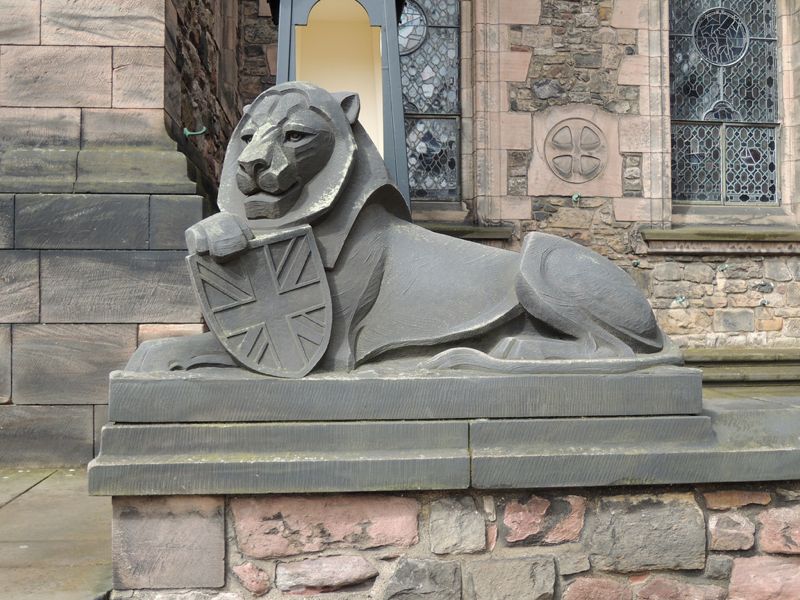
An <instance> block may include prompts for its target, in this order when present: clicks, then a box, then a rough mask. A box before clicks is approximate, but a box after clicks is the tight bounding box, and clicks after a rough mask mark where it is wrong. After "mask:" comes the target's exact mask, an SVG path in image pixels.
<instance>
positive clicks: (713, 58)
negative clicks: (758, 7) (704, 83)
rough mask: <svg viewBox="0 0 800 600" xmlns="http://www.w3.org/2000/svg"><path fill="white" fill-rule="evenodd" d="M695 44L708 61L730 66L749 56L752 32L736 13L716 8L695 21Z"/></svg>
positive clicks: (721, 65)
mask: <svg viewBox="0 0 800 600" xmlns="http://www.w3.org/2000/svg"><path fill="white" fill-rule="evenodd" d="M694 44H695V46H696V47H697V51H698V52H700V54H702V55H703V57H704V58H705V59H706V60H707V61H708V62H710V63H711V64H713V65H717V66H720V67H726V66H729V65H733V64H735V63H737V62H739V61H740V60H742V58H743V57H744V55H745V54H746V53H747V48H748V47H749V45H750V32H749V31H748V29H747V25H745V23H744V21H743V20H742V18H741V17H740V16H739V15H737V14H736V13H735V12H733V11H730V10H727V9H724V8H712V9H711V10H707V11H706V12H704V13H703V14H702V15H700V16H699V17H698V18H697V21H695V23H694Z"/></svg>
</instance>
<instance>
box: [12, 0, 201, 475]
mask: <svg viewBox="0 0 800 600" xmlns="http://www.w3.org/2000/svg"><path fill="white" fill-rule="evenodd" d="M171 5H172V2H171V0H170V2H167V5H166V7H165V2H164V0H120V1H118V2H107V1H105V0H69V1H67V0H48V1H46V2H41V3H39V2H31V1H29V0H4V1H3V2H0V283H1V284H2V290H0V291H1V293H0V430H1V431H2V435H0V464H3V465H14V466H28V465H36V466H45V465H78V464H85V463H86V462H87V461H88V460H90V459H91V458H92V456H93V453H94V447H95V443H96V440H97V434H98V431H99V428H100V427H101V426H102V425H103V424H104V423H105V422H106V421H107V420H108V418H107V410H106V404H107V402H108V372H109V371H110V370H113V369H118V368H121V367H122V366H124V365H125V363H126V362H127V360H128V358H129V357H130V355H131V353H132V351H133V350H134V349H135V347H136V345H137V343H138V342H139V341H141V340H144V339H147V338H149V337H159V334H161V335H163V334H167V335H169V334H180V333H186V332H188V331H195V332H196V331H199V330H200V325H199V321H200V313H199V310H198V308H197V305H196V302H195V299H194V294H193V291H192V288H191V287H190V284H189V278H188V274H187V272H186V267H185V265H184V256H185V249H184V248H185V245H184V240H183V230H184V229H185V228H186V227H187V226H189V225H191V224H192V223H194V222H196V221H197V220H199V219H200V218H202V216H203V199H202V198H201V197H199V196H198V195H196V185H195V183H194V182H193V181H191V180H190V179H189V177H188V176H187V173H188V171H189V168H188V167H189V165H188V164H187V159H186V157H185V156H184V155H183V154H181V153H180V152H178V151H177V147H176V142H175V141H174V140H173V139H171V138H170V137H169V135H168V134H167V128H166V127H165V124H166V123H169V121H170V117H169V114H171V113H169V112H168V111H167V110H166V107H167V106H174V105H171V104H170V94H169V90H165V78H166V80H167V81H174V80H175V79H174V77H173V76H172V75H170V74H169V72H168V71H169V70H168V69H167V70H165V61H166V63H167V64H169V61H170V60H171V58H170V57H171V56H173V55H174V48H175V47H176V43H175V39H174V37H173V38H170V39H171V40H172V41H171V42H169V40H168V35H167V34H168V33H169V34H170V35H173V36H174V34H175V31H176V28H175V27H174V26H172V25H168V24H170V23H174V22H175V21H174V16H175V15H174V12H170V11H169V10H167V9H168V8H169V7H170V6H171ZM173 8H174V7H173ZM178 43H179V44H181V45H182V42H178ZM181 47H183V46H181ZM187 73H188V70H187Z"/></svg>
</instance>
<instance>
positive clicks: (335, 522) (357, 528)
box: [231, 496, 419, 558]
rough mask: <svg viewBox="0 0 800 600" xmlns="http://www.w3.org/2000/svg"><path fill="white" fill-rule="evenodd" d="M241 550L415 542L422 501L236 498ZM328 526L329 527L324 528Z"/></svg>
mask: <svg viewBox="0 0 800 600" xmlns="http://www.w3.org/2000/svg"><path fill="white" fill-rule="evenodd" d="M231 510H232V512H233V518H234V529H235V532H236V540H237V542H238V545H239V550H240V551H241V552H242V553H243V554H246V555H247V556H250V557H253V558H267V557H281V556H293V555H295V554H301V553H303V552H317V551H319V550H323V549H325V548H329V547H335V548H360V549H364V548H378V547H380V546H400V547H409V546H413V545H414V544H416V543H417V541H418V530H417V527H418V525H417V515H418V513H419V503H418V502H417V501H416V500H413V499H411V498H400V497H396V496H317V497H312V498H303V497H298V496H265V497H260V498H234V499H233V500H232V501H231ZM323 532H324V533H323Z"/></svg>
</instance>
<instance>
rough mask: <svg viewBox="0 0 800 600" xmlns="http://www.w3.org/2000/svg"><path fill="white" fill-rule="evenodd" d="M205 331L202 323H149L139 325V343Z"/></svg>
mask: <svg viewBox="0 0 800 600" xmlns="http://www.w3.org/2000/svg"><path fill="white" fill-rule="evenodd" d="M200 333H203V324H202V323H178V324H162V323H148V324H143V325H139V337H138V340H137V343H138V344H141V343H142V342H146V341H148V340H158V339H161V338H168V337H182V336H185V335H198V334H200Z"/></svg>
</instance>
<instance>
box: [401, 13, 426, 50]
mask: <svg viewBox="0 0 800 600" xmlns="http://www.w3.org/2000/svg"><path fill="white" fill-rule="evenodd" d="M427 34H428V20H427V19H426V18H425V12H424V11H423V10H422V7H421V6H420V5H419V4H417V3H416V2H413V0H409V1H408V2H406V5H405V7H404V8H403V12H402V13H401V14H400V23H398V25H397V37H398V41H399V42H400V54H411V53H412V52H413V51H414V50H416V49H417V48H419V47H420V46H421V45H422V42H424V41H425V36H426V35H427Z"/></svg>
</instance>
